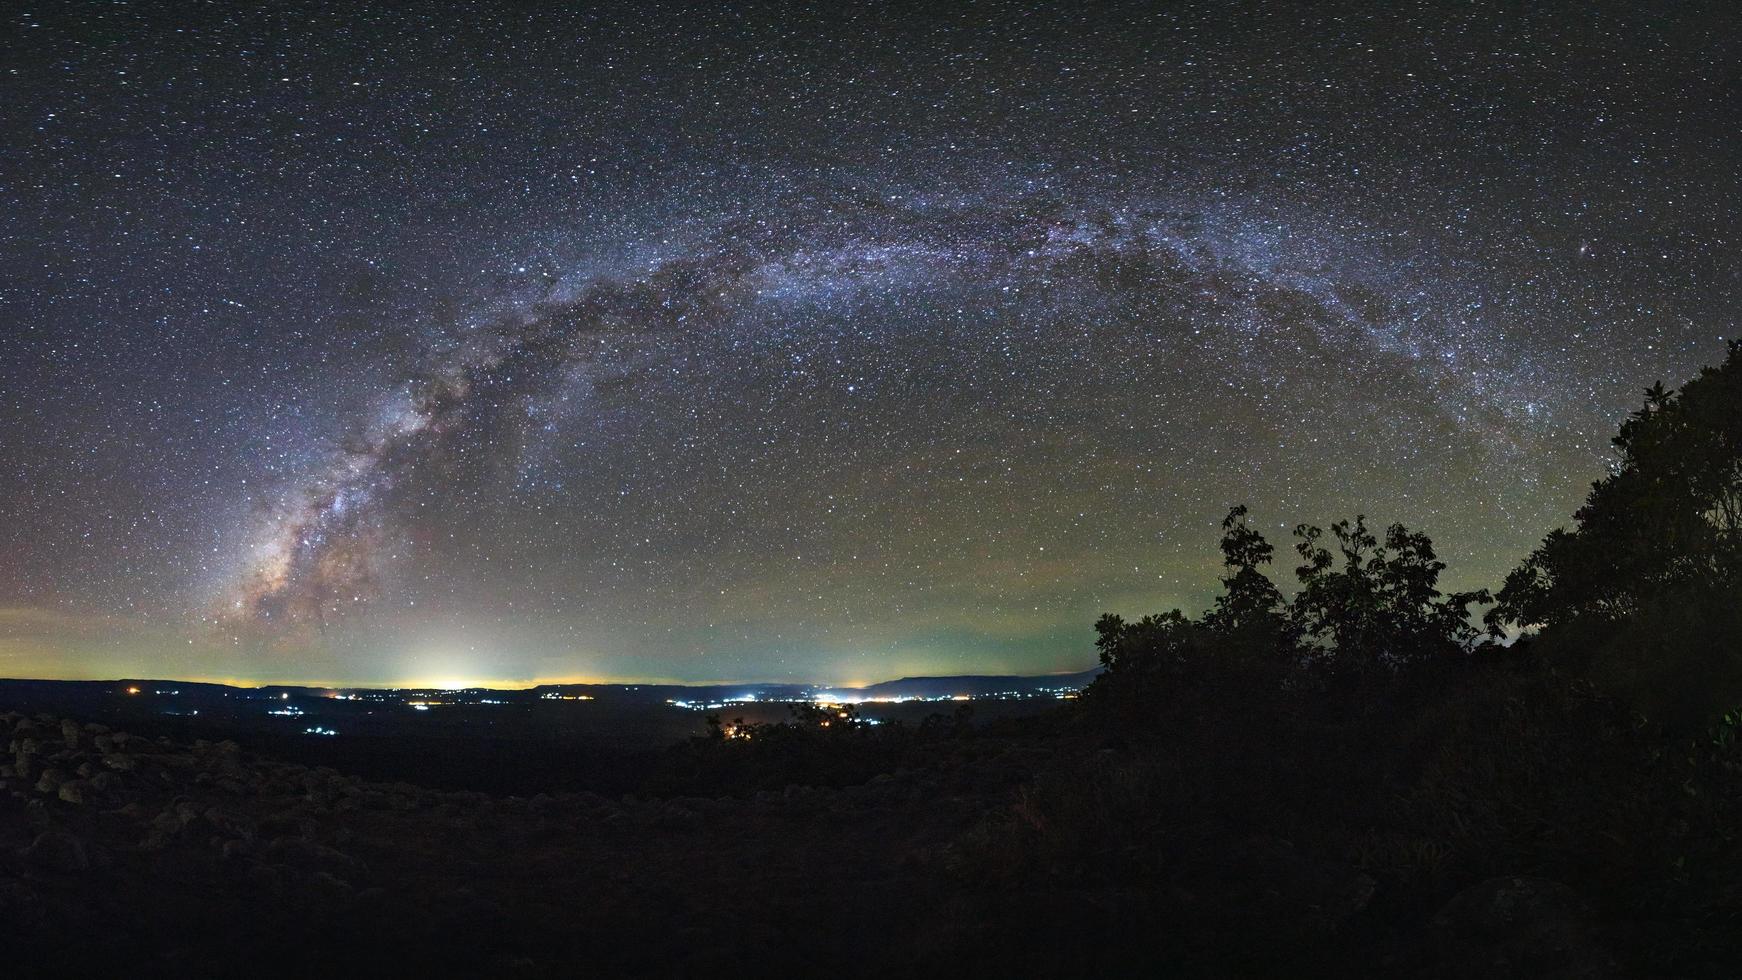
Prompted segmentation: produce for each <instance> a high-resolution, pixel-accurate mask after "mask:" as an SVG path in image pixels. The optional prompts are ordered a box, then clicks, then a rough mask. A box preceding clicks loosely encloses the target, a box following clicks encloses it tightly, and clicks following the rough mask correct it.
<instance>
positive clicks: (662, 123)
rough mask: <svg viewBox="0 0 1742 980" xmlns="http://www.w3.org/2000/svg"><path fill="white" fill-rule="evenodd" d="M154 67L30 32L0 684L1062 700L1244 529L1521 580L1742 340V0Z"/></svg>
mask: <svg viewBox="0 0 1742 980" xmlns="http://www.w3.org/2000/svg"><path fill="white" fill-rule="evenodd" d="M161 16H162V15H161V14H158V13H155V12H153V11H151V10H129V9H126V8H115V7H109V6H98V5H84V4H62V5H56V7H55V8H54V9H52V10H45V11H42V12H38V13H29V14H24V13H14V14H8V15H6V17H7V20H6V27H5V30H6V32H7V33H8V34H10V36H11V37H13V38H14V39H16V40H15V43H13V44H10V45H8V46H7V54H6V61H5V64H4V65H0V72H4V74H3V75H0V79H3V80H4V84H5V85H6V86H7V87H8V90H9V95H10V97H9V98H7V99H5V100H4V102H5V105H4V107H3V108H0V125H4V127H5V131H6V132H7V134H8V135H9V137H10V138H9V140H8V143H9V147H10V148H9V149H8V151H7V152H6V156H5V158H4V159H5V166H4V167H3V168H0V170H3V174H0V196H3V198H4V200H5V203H6V204H7V206H6V207H4V208H0V211H3V212H4V213H3V214H0V269H3V277H0V317H3V318H4V321H5V325H6V331H5V335H4V337H0V448H3V449H4V450H5V452H4V459H5V462H4V464H3V465H4V468H3V469H0V490H3V493H0V536H3V537H0V542H3V544H4V546H5V547H6V549H7V552H8V554H9V555H11V556H13V557H11V558H9V559H8V560H7V561H5V562H3V563H0V674H8V675H24V674H33V673H34V674H53V675H57V676H111V675H117V674H128V675H147V674H158V675H174V676H203V677H234V678H241V679H284V680H333V681H377V682H398V681H404V682H414V681H423V680H431V679H456V680H468V681H497V682H501V681H511V680H530V679H537V678H566V677H619V678H678V679H722V678H734V679H736V678H745V679H753V678H800V679H806V680H809V679H816V680H820V681H864V680H876V679H879V678H882V677H887V676H896V675H899V674H914V673H934V674H936V673H958V672H963V671H1004V670H1022V671H1041V670H1052V669H1067V668H1072V667H1076V666H1080V665H1081V664H1082V663H1083V662H1085V661H1087V660H1088V659H1090V657H1091V651H1090V650H1089V648H1088V642H1087V638H1088V624H1089V623H1091V622H1092V621H1093V618H1094V616H1095V615H1096V614H1097V613H1099V612H1100V611H1103V610H1113V611H1119V612H1125V613H1131V612H1141V611H1147V610H1152V609H1159V608H1167V607H1171V606H1173V605H1183V606H1185V607H1186V608H1187V609H1188V610H1190V609H1196V608H1197V607H1199V606H1201V605H1202V604H1203V603H1204V602H1206V601H1207V598H1208V596H1209V594H1210V592H1211V591H1212V590H1213V588H1214V584H1215V581H1214V579H1215V574H1216V572H1215V558H1216V556H1215V553H1214V538H1215V521H1216V520H1217V519H1218V518H1219V517H1220V515H1221V513H1222V512H1223V511H1224V510H1225V509H1226V507H1227V506H1228V505H1229V504H1231V503H1236V502H1245V503H1247V504H1249V505H1250V506H1251V508H1252V514H1253V516H1254V518H1255V521H1256V523H1257V524H1258V526H1260V527H1261V529H1263V530H1264V531H1265V532H1266V533H1267V534H1269V535H1270V536H1271V538H1272V540H1273V541H1277V542H1278V543H1280V542H1281V541H1282V540H1283V539H1284V538H1286V535H1287V531H1286V529H1287V528H1288V527H1291V526H1292V525H1293V524H1295V523H1297V522H1300V521H1311V522H1326V521H1330V520H1335V519H1337V518H1339V517H1342V516H1349V515H1352V514H1353V513H1355V512H1365V513H1367V514H1369V515H1370V516H1372V517H1373V518H1374V519H1376V520H1381V521H1388V520H1392V519H1400V520H1405V521H1407V522H1409V523H1410V524H1412V525H1418V526H1421V527H1423V528H1424V529H1426V530H1428V531H1429V532H1430V533H1431V534H1433V536H1434V538H1435V541H1436V543H1437V544H1438V545H1439V546H1440V550H1441V551H1442V553H1443V554H1444V555H1445V556H1446V557H1447V558H1448V559H1449V560H1450V561H1451V563H1452V568H1451V572H1450V574H1449V579H1450V581H1451V584H1453V585H1454V586H1456V587H1475V586H1481V585H1491V584H1494V582H1496V581H1497V580H1498V578H1499V576H1500V575H1501V574H1503V572H1504V570H1505V569H1506V568H1507V567H1509V566H1510V565H1511V564H1513V563H1515V562H1516V561H1517V559H1518V558H1519V557H1520V556H1521V555H1522V554H1523V553H1524V552H1525V551H1527V550H1528V549H1529V548H1530V547H1531V545H1532V544H1533V543H1534V542H1535V541H1536V540H1537V539H1539V538H1540V537H1541V535H1542V534H1543V533H1545V532H1546V531H1547V530H1549V529H1550V528H1552V527H1553V526H1555V525H1556V524H1557V523H1561V522H1563V521H1564V520H1565V516H1566V515H1567V514H1568V513H1570V511H1571V508H1572V507H1573V505H1574V504H1575V503H1576V501H1577V500H1578V499H1579V498H1580V496H1582V494H1583V491H1584V489H1585V487H1586V485H1587V484H1588V482H1589V481H1590V480H1591V479H1593V478H1594V477H1596V476H1597V475H1599V474H1600V473H1601V472H1602V468H1603V466H1604V464H1605V459H1606V452H1607V439H1608V436H1609V434H1610V433H1611V432H1612V431H1613V428H1614V424H1615V422H1616V420H1617V418H1618V417H1619V416H1620V415H1621V414H1623V413H1625V412H1626V411H1627V410H1629V409H1630V408H1631V407H1633V403H1634V402H1635V401H1636V399H1637V394H1638V390H1639V389H1641V388H1643V387H1644V386H1645V385H1646V384H1648V383H1649V382H1651V381H1653V380H1656V379H1658V378H1664V379H1666V380H1667V381H1668V382H1670V383H1672V384H1673V383H1674V382H1676V381H1677V380H1678V379H1680V378H1683V377H1685V376H1687V375H1689V374H1690V373H1691V372H1692V371H1693V370H1695V369H1696V368H1697V366H1698V365H1700V364H1701V363H1706V362H1711V361H1715V360H1716V359H1718V358H1719V357H1720V356H1721V353H1722V350H1723V340H1724V338H1725V337H1727V336H1729V335H1731V334H1733V333H1734V332H1735V330H1734V314H1733V311H1734V310H1735V309H1736V301H1737V300H1738V299H1739V298H1742V296H1739V294H1742V277H1739V274H1738V272H1737V270H1738V269H1739V268H1742V263H1739V261H1738V260H1739V259H1742V245H1739V244H1738V237H1737V235H1738V229H1739V228H1742V223H1739V222H1738V215H1737V207H1738V204H1737V198H1736V195H1735V194H1734V188H1735V187H1736V186H1737V178H1738V177H1742V174H1739V173H1738V171H1739V170H1742V151H1739V150H1738V143H1737V141H1736V140H1735V139H1734V137H1735V135H1736V134H1735V119H1734V106H1735V105H1736V104H1738V99H1739V98H1742V91H1739V90H1738V80H1737V79H1738V76H1737V72H1736V67H1735V66H1736V65H1738V64H1742V57H1739V56H1742V43H1739V42H1738V41H1737V40H1736V39H1737V38H1742V31H1738V30H1737V28H1742V16H1739V15H1738V13H1737V11H1735V10H1733V9H1731V8H1729V7H1728V6H1726V5H1722V4H1675V5H1670V4H1620V3H1615V4H1596V5H1587V6H1581V7H1579V8H1578V9H1577V10H1561V11H1548V10H1538V9H1534V8H1533V9H1531V10H1517V9H1513V8H1501V7H1497V6H1489V5H1483V4H1474V5H1472V4H1433V3H1420V4H1404V5H1395V4H1371V3H1367V4H1354V3H1347V4H1328V5H1319V6H1314V7H1311V8H1304V7H1272V8H1265V9H1263V10H1261V11H1241V10H1237V9H1234V8H1231V7H1229V6H1228V5H1222V4H1177V5H1161V6H1157V5H1123V6H1110V7H1106V8H1104V9H1096V10H1093V11H1090V10H1063V9H1055V8H1052V7H1048V6H1041V5H1020V4H994V5H984V6H977V7H975V8H973V9H966V8H964V10H962V11H951V10H929V9H919V8H915V9H914V10H911V11H907V10H903V9H897V8H895V7H882V6H878V7H868V8H864V9H861V10H856V11H851V12H844V13H841V14H839V15H838V16H833V17H827V18H820V17H819V16H817V15H813V14H808V13H804V12H800V11H796V10H792V9H789V8H785V7H777V6H753V7H745V8H739V9H736V10H732V11H724V10H721V11H712V12H695V11H685V10H683V9H681V8H679V7H675V6H674V7H658V6H652V7H649V6H643V5H624V6H604V7H599V8H594V9H591V10H589V11H585V12H581V11H524V10H518V9H511V8H507V7H497V6H494V5H485V6H482V7H474V6H465V7H453V8H449V9H438V8H433V7H432V8H423V9H420V10H419V11H417V12H392V11H382V10H377V9H371V8H368V7H366V6H363V5H356V6H354V7H348V6H345V5H339V6H336V7H335V6H332V5H318V6H315V5H311V6H300V5H294V4H293V5H287V6H284V7H282V8H274V9H273V10H272V11H265V12H248V11H227V10H214V11H208V12H206V13H205V14H202V15H201V16H200V17H199V18H196V20H195V21H193V22H188V21H185V20H181V21H177V22H175V23H173V24H172V23H170V22H169V20H167V19H159V18H160V17H161ZM1593 66H1601V67H1602V71H1600V72H1596V73H1593ZM1590 77H1601V78H1604V79H1606V81H1605V82H1604V83H1603V84H1601V85H1597V86H1592V85H1589V84H1576V82H1577V80H1579V79H1588V78H1590Z"/></svg>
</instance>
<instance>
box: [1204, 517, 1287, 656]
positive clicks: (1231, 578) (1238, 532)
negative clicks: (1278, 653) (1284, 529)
mask: <svg viewBox="0 0 1742 980" xmlns="http://www.w3.org/2000/svg"><path fill="white" fill-rule="evenodd" d="M1275 552H1276V549H1275V548H1273V547H1271V545H1270V542H1268V541H1266V540H1264V535H1262V534H1259V533H1258V532H1257V531H1254V530H1252V528H1251V527H1250V526H1248V525H1247V523H1246V505H1245V504H1240V505H1238V506H1236V507H1235V508H1234V509H1232V510H1230V511H1228V516H1227V517H1224V518H1223V519H1222V564H1223V566H1224V567H1225V568H1227V570H1228V573H1227V574H1226V575H1224V576H1223V577H1222V594H1221V595H1219V596H1217V597H1216V606H1215V608H1214V609H1211V610H1210V611H1209V612H1207V613H1205V614H1204V618H1203V623H1204V625H1205V626H1206V627H1208V628H1210V629H1212V630H1216V631H1218V632H1223V633H1232V632H1236V631H1239V630H1242V629H1253V628H1258V629H1262V630H1268V631H1271V632H1275V633H1278V634H1279V635H1280V633H1281V631H1282V628H1283V624H1284V623H1285V617H1284V616H1283V615H1282V614H1281V611H1280V610H1281V609H1282V607H1283V598H1282V591H1281V590H1279V589H1278V588H1277V587H1276V585H1275V583H1273V582H1271V581H1270V579H1269V577H1268V576H1266V575H1265V574H1264V572H1263V571H1262V566H1265V565H1268V564H1270V560H1271V556H1272V555H1274V554H1275Z"/></svg>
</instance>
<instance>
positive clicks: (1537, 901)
mask: <svg viewBox="0 0 1742 980" xmlns="http://www.w3.org/2000/svg"><path fill="white" fill-rule="evenodd" d="M1430 930H1431V932H1432V934H1433V939H1434V946H1435V948H1436V950H1437V951H1438V953H1439V962H1438V963H1437V964H1436V965H1435V967H1434V968H1433V969H1431V970H1430V971H1428V972H1427V973H1426V974H1425V975H1426V976H1428V977H1448V978H1449V977H1465V976H1487V977H1548V978H1556V980H1595V978H1604V977H1616V976H1620V975H1621V967H1620V964H1619V963H1618V962H1617V961H1616V959H1615V957H1614V955H1613V954H1612V953H1610V951H1609V950H1608V949H1607V948H1606V947H1605V945H1604V943H1603V940H1602V935H1601V930H1600V929H1599V927H1598V926H1597V924H1596V922H1595V921H1594V919H1593V916H1592V912H1591V908H1590V905H1589V904H1588V903H1587V902H1586V901H1585V900H1584V898H1583V897H1582V896H1581V895H1580V894H1579V893H1578V892H1577V891H1575V890H1573V889H1572V888H1569V887H1567V886H1566V885H1563V884H1561V883H1559V882H1555V881H1550V880H1548V879H1546V878H1531V877H1526V876H1515V877H1508V878H1490V879H1489V880H1487V881H1484V882H1482V883H1480V884H1477V885H1472V886H1471V887H1469V888H1466V889H1464V890H1463V891H1462V892H1459V893H1458V894H1457V895H1456V896H1455V897H1454V898H1453V899H1452V900H1451V901H1450V902H1447V903H1446V905H1445V906H1444V907H1443V908H1441V909H1440V911H1439V913H1438V914H1437V915H1435V916H1434V918H1433V921H1432V923H1431V925H1430Z"/></svg>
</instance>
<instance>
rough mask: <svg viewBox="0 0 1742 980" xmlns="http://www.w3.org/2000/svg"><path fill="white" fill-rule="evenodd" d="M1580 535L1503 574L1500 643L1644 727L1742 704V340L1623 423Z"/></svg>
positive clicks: (1572, 533) (1651, 393)
mask: <svg viewBox="0 0 1742 980" xmlns="http://www.w3.org/2000/svg"><path fill="white" fill-rule="evenodd" d="M1614 443H1615V448H1616V451H1617V459H1616V462H1615V465H1614V466H1613V467H1612V469H1611V471H1610V473H1609V475H1608V476H1605V477H1604V478H1603V479H1601V480H1598V481H1597V482H1596V483H1594V484H1592V485H1591V491H1590V493H1589V495H1587V496H1586V498H1585V503H1584V506H1583V507H1581V508H1579V510H1578V512H1577V513H1576V514H1575V515H1574V522H1575V523H1574V526H1573V527H1572V528H1571V529H1570V530H1569V529H1564V528H1563V529H1559V530H1556V531H1554V532H1553V533H1551V534H1549V535H1548V536H1547V537H1546V538H1544V539H1543V542H1542V545H1541V546H1540V547H1538V548H1537V549H1536V550H1535V551H1533V552H1531V554H1530V556H1529V557H1528V558H1526V559H1525V561H1524V563H1523V564H1521V565H1520V566H1519V567H1518V568H1516V569H1514V570H1513V571H1512V573H1511V574H1509V575H1508V576H1507V577H1506V582H1505V585H1504V587H1502V588H1501V590H1500V594H1499V596H1498V597H1497V598H1498V601H1497V602H1496V604H1495V607H1494V609H1492V610H1491V611H1490V612H1489V614H1488V624H1489V627H1490V628H1491V629H1493V630H1494V631H1495V632H1500V631H1502V630H1504V629H1506V628H1508V627H1513V628H1523V629H1527V630H1538V631H1540V637H1539V639H1538V640H1537V641H1536V644H1535V645H1536V647H1537V648H1538V649H1540V650H1543V651H1545V652H1548V653H1552V654H1553V655H1555V656H1556V657H1557V658H1559V659H1561V660H1563V661H1565V662H1567V663H1569V664H1572V665H1574V666H1577V667H1578V668H1579V669H1582V670H1588V671H1589V672H1590V673H1591V676H1592V677H1593V678H1594V679H1596V680H1598V681H1600V682H1603V683H1604V684H1605V685H1606V686H1608V687H1609V688H1611V689H1612V690H1614V691H1615V692H1617V693H1621V694H1623V695H1624V696H1626V698H1627V699H1628V701H1629V702H1630V703H1631V704H1632V705H1634V707H1635V708H1636V709H1637V710H1640V711H1642V712H1643V713H1644V714H1645V715H1646V717H1647V718H1650V719H1653V720H1657V721H1661V722H1663V723H1664V724H1666V725H1668V726H1670V727H1672V728H1685V729H1694V730H1698V729H1699V728H1700V727H1701V726H1703V725H1705V724H1706V723H1707V722H1709V721H1710V720H1711V719H1713V718H1715V717H1717V716H1718V715H1719V714H1720V713H1721V712H1723V711H1725V710H1727V709H1730V708H1733V707H1734V706H1735V705H1736V703H1737V702H1738V701H1742V655H1739V652H1742V343H1734V342H1733V343H1732V344H1731V345H1730V349H1729V353H1728V356H1727V357H1726V358H1725V360H1724V363H1723V364H1722V365H1720V366H1719V367H1716V368H1705V369H1702V370H1701V371H1700V373H1699V375H1698V376H1697V377H1695V378H1694V379H1693V380H1692V381H1690V382H1688V384H1687V385H1686V386H1685V387H1683V388H1682V390H1681V391H1680V392H1675V391H1671V390H1669V389H1667V388H1665V387H1664V386H1663V385H1662V384H1661V383H1660V384H1655V385H1653V386H1652V387H1651V388H1649V389H1647V390H1646V392H1645V404H1644V405H1643V406H1641V408H1640V409H1639V410H1638V411H1636V412H1634V413H1632V414H1631V415H1630V416H1629V417H1628V418H1627V420H1626V421H1625V422H1623V423H1622V425H1621V428H1620V431H1619V433H1618V434H1617V435H1616V437H1615V440H1614Z"/></svg>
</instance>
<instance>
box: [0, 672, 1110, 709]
mask: <svg viewBox="0 0 1742 980" xmlns="http://www.w3.org/2000/svg"><path fill="white" fill-rule="evenodd" d="M1101 670H1102V668H1101V667H1099V666H1097V667H1094V668H1091V669H1089V670H1081V671H1074V672H1070V673H1063V674H1038V675H1023V674H955V675H947V676H938V677H901V678H897V679H895V680H889V681H880V682H878V683H875V684H867V685H864V686H862V687H847V686H839V685H830V684H799V683H777V684H753V683H746V684H633V683H612V684H597V683H589V684H539V685H537V686H535V687H531V688H487V687H477V688H463V690H471V691H489V690H496V691H500V692H501V693H503V694H505V695H519V696H522V697H527V696H531V697H539V696H543V695H556V696H561V695H574V696H579V695H588V696H592V697H599V696H609V697H612V698H614V699H622V698H625V697H626V696H627V698H628V699H630V700H638V701H640V700H645V701H664V700H668V699H669V700H734V699H737V700H758V701H783V700H810V699H813V698H815V697H817V696H819V695H822V696H836V697H840V698H842V699H843V700H849V699H858V700H876V699H890V698H951V697H958V696H967V697H988V696H993V695H999V694H1003V695H1016V696H1037V695H1042V694H1054V693H1058V692H1063V691H1069V690H1080V689H1082V688H1084V687H1087V686H1088V685H1089V684H1090V683H1091V682H1093V681H1094V679H1095V678H1096V677H1097V676H1099V675H1100V673H1101ZM0 686H4V687H6V688H11V689H12V690H14V691H21V692H22V691H28V690H31V689H35V690H39V691H46V690H50V689H55V688H59V689H62V690H68V689H81V688H82V689H91V690H95V689H111V688H119V689H121V690H127V689H129V688H138V689H139V690H140V691H141V692H142V693H147V694H155V693H158V692H169V691H177V692H180V693H182V694H183V695H196V694H203V695H205V696H208V697H210V696H226V695H228V694H229V693H230V692H235V693H236V694H237V695H239V696H241V697H245V698H274V697H280V696H283V695H290V696H293V697H323V696H327V695H329V694H330V693H331V692H333V691H341V692H351V693H371V692H387V691H425V690H427V691H437V690H444V689H442V688H420V687H352V686H344V685H338V686H310V685H301V684H266V685H262V686H260V687H236V686H232V685H228V684H217V683H212V682H209V681H177V680H163V679H151V678H116V679H114V680H49V679H36V678H0Z"/></svg>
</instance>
